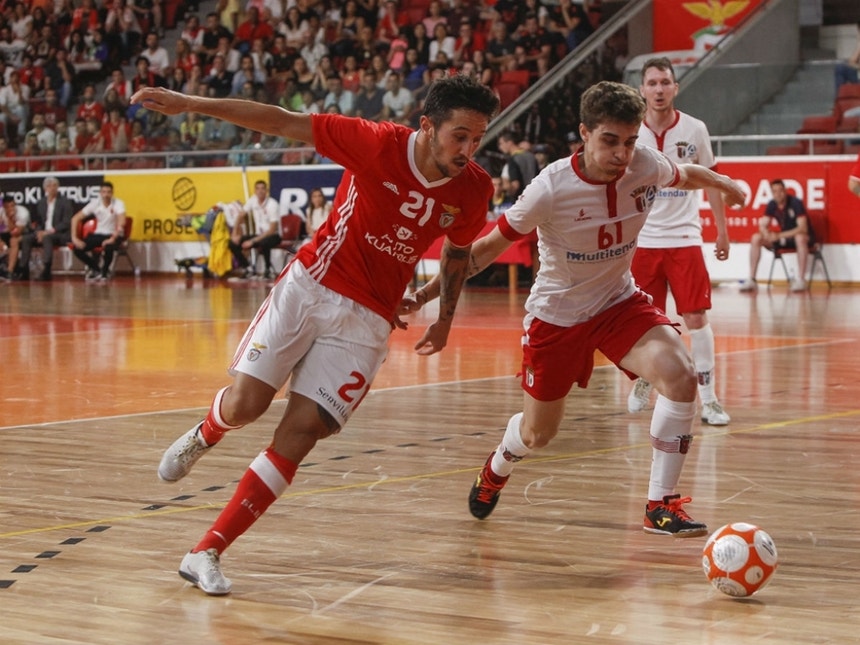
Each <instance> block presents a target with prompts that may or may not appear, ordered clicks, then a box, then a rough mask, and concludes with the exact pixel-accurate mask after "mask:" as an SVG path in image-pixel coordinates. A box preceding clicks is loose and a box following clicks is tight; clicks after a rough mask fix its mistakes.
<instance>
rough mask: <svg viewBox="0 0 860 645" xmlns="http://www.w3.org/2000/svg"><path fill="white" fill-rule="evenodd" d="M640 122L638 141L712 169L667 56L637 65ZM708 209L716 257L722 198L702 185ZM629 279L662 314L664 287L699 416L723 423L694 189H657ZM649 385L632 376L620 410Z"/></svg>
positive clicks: (722, 240) (722, 246) (724, 236)
mask: <svg viewBox="0 0 860 645" xmlns="http://www.w3.org/2000/svg"><path fill="white" fill-rule="evenodd" d="M639 91H640V93H641V94H642V97H643V98H644V99H645V105H646V110H645V120H644V121H643V122H642V126H641V127H640V128H639V143H640V144H642V145H645V146H648V147H650V148H654V149H656V150H659V151H660V152H662V153H663V154H665V155H666V156H667V157H669V159H671V160H672V161H674V162H675V163H679V164H691V163H692V164H698V165H700V166H704V167H705V168H710V169H711V170H716V167H717V164H716V161H715V159H714V153H713V151H712V150H711V138H710V134H709V133H708V128H707V126H705V124H704V123H703V122H702V121H700V120H698V119H696V118H693V117H692V116H690V115H689V114H685V113H683V112H680V111H679V110H676V109H675V103H674V102H675V97H676V96H677V95H678V83H677V81H676V80H675V70H674V69H673V68H672V63H671V62H670V61H669V59H668V58H652V59H650V60H648V61H647V62H646V63H645V65H644V66H643V67H642V86H641V87H640V88H639ZM705 193H706V194H707V195H708V202H709V203H710V205H711V210H712V211H713V213H714V223H715V224H716V227H717V242H716V248H715V249H714V254H715V255H716V257H717V259H718V260H727V259H728V257H729V235H728V231H727V229H726V211H725V205H724V204H723V196H722V194H721V193H720V191H719V190H716V189H715V188H706V189H705ZM631 268H632V271H633V278H634V279H635V280H636V284H638V285H639V288H640V289H642V290H643V291H645V292H646V293H648V294H650V295H651V297H652V298H653V299H654V304H655V305H657V306H658V307H660V309H662V310H663V311H668V310H667V308H666V305H667V302H666V301H667V297H668V291H669V289H670V288H671V290H672V298H673V299H674V300H675V308H676V310H677V311H678V314H680V316H681V318H683V319H684V325H686V327H687V330H688V331H689V333H690V345H691V348H692V354H693V362H694V363H695V365H696V378H697V379H698V390H699V398H700V399H701V401H702V414H701V418H702V421H704V422H705V423H708V424H710V425H715V426H723V425H726V424H728V422H729V421H730V418H729V415H728V414H727V413H726V411H725V410H723V407H722V405H720V402H719V401H718V400H717V395H716V391H715V382H714V365H715V362H716V358H715V350H714V332H713V330H712V329H711V324H710V322H709V321H708V310H709V309H710V308H711V277H710V276H709V275H708V269H707V267H706V266H705V257H704V254H703V252H702V224H701V221H700V220H699V196H698V192H697V191H693V190H681V189H679V188H663V189H660V190H659V191H657V199H656V200H655V201H654V207H653V208H652V209H651V212H650V213H649V214H648V219H647V220H645V225H644V226H643V227H642V230H641V231H640V232H639V247H638V249H637V250H636V255H635V256H634V257H633V265H632V267H631ZM651 389H652V388H651V384H650V383H649V382H648V381H647V380H645V379H643V378H639V379H637V380H636V383H635V384H634V386H633V390H632V391H631V392H630V396H629V397H628V399H627V409H628V410H629V411H630V412H639V411H640V410H643V409H644V408H646V407H647V406H648V404H649V400H650V396H651Z"/></svg>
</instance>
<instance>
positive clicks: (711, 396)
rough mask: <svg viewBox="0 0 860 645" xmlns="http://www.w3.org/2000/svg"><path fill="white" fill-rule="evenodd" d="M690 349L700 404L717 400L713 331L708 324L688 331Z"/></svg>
mask: <svg viewBox="0 0 860 645" xmlns="http://www.w3.org/2000/svg"><path fill="white" fill-rule="evenodd" d="M690 347H691V349H692V353H693V363H694V364H695V365H696V380H697V381H698V383H699V398H700V399H702V403H711V402H713V401H716V400H717V395H716V393H715V392H714V387H715V386H714V363H715V362H716V358H715V353H714V330H713V329H711V325H710V323H709V324H707V325H705V326H704V327H702V328H701V329H691V330H690Z"/></svg>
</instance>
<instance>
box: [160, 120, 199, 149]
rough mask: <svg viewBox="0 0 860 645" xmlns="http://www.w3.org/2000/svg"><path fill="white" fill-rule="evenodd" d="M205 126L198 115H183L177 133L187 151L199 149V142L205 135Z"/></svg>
mask: <svg viewBox="0 0 860 645" xmlns="http://www.w3.org/2000/svg"><path fill="white" fill-rule="evenodd" d="M204 125H205V124H204V122H203V119H202V118H200V116H199V115H198V114H196V113H194V114H193V113H191V112H185V113H184V114H183V115H181V121H180V122H179V128H178V130H177V132H178V134H179V138H180V141H181V143H182V145H183V146H184V147H185V149H186V150H192V149H195V148H197V140H198V139H199V138H200V137H201V136H202V135H203V126H204ZM169 134H170V133H169V132H168V135H169Z"/></svg>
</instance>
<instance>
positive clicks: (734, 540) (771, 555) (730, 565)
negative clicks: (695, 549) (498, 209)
mask: <svg viewBox="0 0 860 645" xmlns="http://www.w3.org/2000/svg"><path fill="white" fill-rule="evenodd" d="M776 563H777V554H776V545H775V544H774V543H773V540H772V539H771V537H770V536H769V535H768V534H767V533H765V532H764V531H762V530H761V529H760V528H759V527H757V526H755V525H754V524H746V523H744V522H735V523H733V524H726V525H725V526H721V527H720V528H718V529H717V530H716V531H714V532H713V533H711V535H710V537H708V541H707V542H705V548H704V551H703V552H702V568H703V569H704V570H705V576H707V578H708V580H710V581H711V584H712V585H714V586H715V587H716V588H717V589H719V590H720V591H722V592H723V593H724V594H728V595H729V596H735V597H739V598H740V597H744V596H751V595H752V594H754V593H755V592H756V591H758V590H759V589H761V588H763V587H764V586H765V585H766V584H767V583H768V582H770V579H771V577H773V573H774V571H776Z"/></svg>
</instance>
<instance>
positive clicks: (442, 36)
mask: <svg viewBox="0 0 860 645" xmlns="http://www.w3.org/2000/svg"><path fill="white" fill-rule="evenodd" d="M431 6H432V5H431ZM456 42H457V41H456V39H455V38H454V37H453V36H451V35H450V34H449V33H448V25H447V24H445V23H444V22H440V23H438V24H437V25H436V27H435V28H434V30H433V40H431V41H430V60H431V61H437V60H438V57H439V52H444V53H445V56H447V57H448V60H449V61H453V60H454V54H455V51H454V45H455V43H456Z"/></svg>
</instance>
